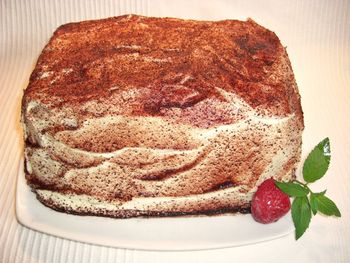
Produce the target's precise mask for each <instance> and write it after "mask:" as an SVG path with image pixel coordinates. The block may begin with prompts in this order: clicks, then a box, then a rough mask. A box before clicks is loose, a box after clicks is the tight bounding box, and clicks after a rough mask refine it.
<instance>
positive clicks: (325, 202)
mask: <svg viewBox="0 0 350 263" xmlns="http://www.w3.org/2000/svg"><path fill="white" fill-rule="evenodd" d="M330 160H331V149H330V143H329V139H328V138H325V139H324V140H322V141H321V142H320V143H319V144H317V145H316V147H315V148H314V149H313V150H312V151H311V152H310V154H309V155H308V157H307V158H306V160H305V162H304V166H303V178H304V181H305V183H303V182H300V181H298V180H293V181H291V182H277V181H275V184H276V186H277V187H278V188H279V189H280V190H281V191H283V192H284V193H286V194H287V195H289V196H290V197H293V198H294V200H293V202H292V219H293V223H294V226H295V238H296V239H297V240H298V239H299V238H300V237H301V236H302V235H303V234H304V233H305V230H306V229H307V228H308V227H309V224H310V221H311V217H312V215H316V214H317V212H320V213H322V214H324V215H327V216H336V217H341V214H340V211H339V209H338V207H337V206H336V204H335V203H334V202H333V201H332V200H331V199H329V198H328V197H326V195H325V194H326V190H324V191H323V192H320V193H314V192H312V191H311V189H310V188H309V183H313V182H315V181H317V180H319V179H320V178H322V177H323V176H324V175H325V173H326V172H327V170H328V167H329V162H330Z"/></svg>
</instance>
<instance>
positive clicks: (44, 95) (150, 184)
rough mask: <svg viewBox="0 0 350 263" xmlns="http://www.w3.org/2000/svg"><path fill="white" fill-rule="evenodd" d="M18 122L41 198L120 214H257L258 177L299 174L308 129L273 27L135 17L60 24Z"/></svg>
mask: <svg viewBox="0 0 350 263" xmlns="http://www.w3.org/2000/svg"><path fill="white" fill-rule="evenodd" d="M22 123H23V127H24V136H25V176H26V179H27V182H28V184H29V185H30V187H31V188H32V189H33V191H34V192H35V193H36V196H37V198H38V200H39V201H40V202H42V203H43V204H44V205H46V206H48V207H51V208H53V209H56V210H58V211H64V212H67V213H74V214H85V215H98V216H111V217H120V218H125V217H134V216H174V215H183V214H212V213H225V212H249V211H250V201H251V198H252V195H253V193H254V192H255V191H256V189H257V186H258V185H259V184H260V183H261V182H262V181H264V180H265V179H267V178H270V177H273V178H275V179H277V180H282V181H284V180H290V179H292V178H293V176H294V173H295V169H296V166H297V164H298V162H299V159H300V154H301V143H302V142H301V140H302V131H303V128H304V125H303V113H302V109H301V105H300V96H299V93H298V88H297V85H296V82H295V79H294V75H293V71H292V68H291V64H290V61H289V59H288V55H287V53H286V49H285V48H284V47H283V46H282V45H281V43H280V41H279V39H278V37H277V36H276V35H275V34H274V33H273V32H271V31H269V30H267V29H266V28H264V27H262V26H260V25H258V24H257V23H255V22H254V21H253V20H251V19H248V20H247V21H237V20H224V21H194V20H182V19H175V18H153V17H144V16H137V15H126V16H120V17H113V18H108V19H102V20H95V21H84V22H79V23H70V24H66V25H63V26H61V27H59V28H58V29H57V30H56V31H55V33H54V35H53V36H52V38H51V39H50V41H49V42H48V44H47V45H46V46H45V48H44V50H43V51H42V53H41V55H40V57H39V59H38V61H37V64H36V66H35V69H34V71H33V73H32V75H31V77H30V81H29V84H28V87H27V89H26V90H25V91H24V96H23V101H22Z"/></svg>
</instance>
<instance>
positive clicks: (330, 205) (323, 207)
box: [314, 193, 341, 217]
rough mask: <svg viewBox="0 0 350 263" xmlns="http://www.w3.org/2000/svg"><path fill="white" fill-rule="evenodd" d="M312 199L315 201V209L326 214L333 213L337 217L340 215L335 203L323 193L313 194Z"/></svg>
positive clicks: (331, 214)
mask: <svg viewBox="0 0 350 263" xmlns="http://www.w3.org/2000/svg"><path fill="white" fill-rule="evenodd" d="M314 199H315V202H316V208H317V211H320V212H321V213H322V214H325V215H327V216H333V215H334V216H337V217H341V214H340V211H339V209H338V207H337V206H336V204H335V203H334V202H333V201H332V200H331V199H329V198H328V197H326V196H325V195H324V194H322V193H319V194H314Z"/></svg>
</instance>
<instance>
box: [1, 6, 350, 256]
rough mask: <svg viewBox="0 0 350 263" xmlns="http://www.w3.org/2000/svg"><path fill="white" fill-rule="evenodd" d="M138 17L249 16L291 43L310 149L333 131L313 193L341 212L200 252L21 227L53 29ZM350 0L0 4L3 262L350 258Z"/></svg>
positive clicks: (209, 18) (244, 17) (305, 133)
mask: <svg viewBox="0 0 350 263" xmlns="http://www.w3.org/2000/svg"><path fill="white" fill-rule="evenodd" d="M127 13H135V14H143V15H149V16H174V17H181V18H193V19H206V20H216V19H246V18H247V17H251V18H253V19H254V20H255V21H256V22H258V23H260V24H261V25H263V26H265V27H267V28H269V29H271V30H272V31H274V32H276V34H277V35H278V36H279V38H280V39H281V42H282V44H283V45H285V46H287V52H288V53H289V56H290V59H291V63H292V66H293V69H294V73H295V76H296V80H297V83H298V86H299V90H300V93H301V96H302V106H303V110H304V115H305V124H306V129H305V132H304V146H303V147H304V149H309V148H310V147H311V146H313V145H314V144H316V143H317V142H319V141H320V140H321V139H323V138H324V137H326V136H329V137H330V140H331V148H332V160H331V167H330V170H329V172H328V173H327V175H326V176H325V177H324V178H323V179H321V180H320V182H318V183H316V184H315V185H314V186H313V188H314V189H315V190H323V189H325V188H327V189H328V191H327V193H328V195H329V196H330V197H331V198H332V199H333V200H334V201H335V202H336V203H337V204H338V206H339V208H340V210H341V212H342V218H340V219H336V218H326V217H322V216H320V215H317V216H316V217H315V218H313V220H312V222H311V226H310V228H309V229H308V230H307V232H306V234H305V235H304V236H303V237H302V238H301V239H300V240H298V241H295V240H294V237H293V235H289V236H286V237H284V238H281V239H278V240H274V241H269V242H265V243H259V244H256V245H250V246H243V247H235V248H229V249H217V250H207V251H193V252H154V251H137V250H124V249H114V248H107V247H100V246H93V245H88V244H83V243H78V242H74V241H69V240H63V239H60V238H56V237H53V236H49V235H46V234H42V233H39V232H36V231H33V230H30V229H28V228H26V227H23V226H21V225H20V224H18V222H17V220H16V215H15V191H16V189H15V185H16V175H17V168H18V162H19V159H20V157H21V154H22V149H23V144H22V137H21V132H20V126H19V112H20V100H21V96H22V90H23V89H24V88H25V87H26V85H27V83H28V78H29V76H30V73H31V71H32V70H33V68H34V65H35V62H36V59H37V57H38V55H39V54H40V51H41V49H42V48H43V47H44V45H45V44H46V42H47V41H48V39H49V37H50V36H51V34H52V33H53V31H54V30H55V28H56V27H57V26H59V25H61V24H63V23H66V22H72V21H79V20H86V19H92V18H103V17H108V16H117V15H121V14H127ZM349 103H350V2H349V1H346V0H344V1H337V0H336V1H331V0H330V1H325V0H308V1H306V0H305V1H301V0H294V1H293V0H291V1H266V0H265V1H228V0H227V1H224V0H222V1H204V0H202V1H185V0H183V1H160V0H158V1H142V0H134V1H20V0H15V1H10V0H0V262H11V263H12V262H349V261H350V248H349V244H350V225H349V219H350V211H349V208H348V207H349V204H350V194H349V191H350V190H349V189H350V173H349V169H348V167H349V166H350V163H349V160H350V136H349V135H348V134H349V131H350V106H349Z"/></svg>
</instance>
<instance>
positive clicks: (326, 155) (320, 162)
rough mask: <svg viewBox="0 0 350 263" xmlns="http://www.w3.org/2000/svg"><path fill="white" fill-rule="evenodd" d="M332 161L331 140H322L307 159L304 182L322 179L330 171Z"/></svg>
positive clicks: (304, 167) (304, 168)
mask: <svg viewBox="0 0 350 263" xmlns="http://www.w3.org/2000/svg"><path fill="white" fill-rule="evenodd" d="M330 159H331V150H330V144H329V139H328V138H325V139H324V140H322V141H321V142H320V143H319V144H318V145H317V146H316V147H315V148H314V149H313V150H312V151H311V153H310V154H309V156H308V157H307V158H306V160H305V162H304V166H303V176H304V180H305V181H306V182H308V183H312V182H315V181H316V180H318V179H320V178H321V177H322V176H323V175H324V174H325V173H326V171H327V170H328V166H329V162H330Z"/></svg>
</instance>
